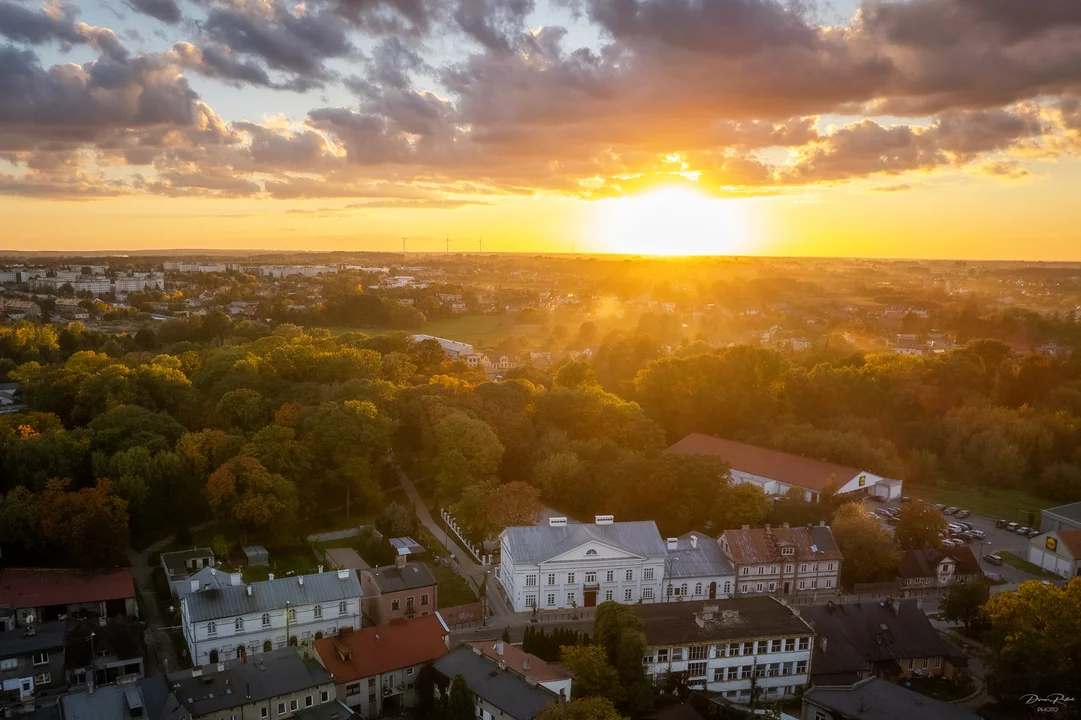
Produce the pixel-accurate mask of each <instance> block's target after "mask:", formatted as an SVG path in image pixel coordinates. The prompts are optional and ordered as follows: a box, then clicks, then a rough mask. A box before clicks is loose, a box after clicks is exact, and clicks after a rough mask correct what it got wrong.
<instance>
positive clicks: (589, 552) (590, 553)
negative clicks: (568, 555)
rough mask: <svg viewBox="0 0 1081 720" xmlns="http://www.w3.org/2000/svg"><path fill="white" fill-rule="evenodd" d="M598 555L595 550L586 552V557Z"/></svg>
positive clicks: (591, 549)
mask: <svg viewBox="0 0 1081 720" xmlns="http://www.w3.org/2000/svg"><path fill="white" fill-rule="evenodd" d="M596 554H597V551H596V550H594V549H593V548H590V549H588V550H586V555H596Z"/></svg>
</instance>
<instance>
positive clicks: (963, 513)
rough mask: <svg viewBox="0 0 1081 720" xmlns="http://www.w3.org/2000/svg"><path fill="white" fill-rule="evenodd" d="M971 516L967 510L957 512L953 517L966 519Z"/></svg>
mask: <svg viewBox="0 0 1081 720" xmlns="http://www.w3.org/2000/svg"><path fill="white" fill-rule="evenodd" d="M971 514H972V513H970V512H969V511H968V510H958V511H957V513H956V514H955V517H959V518H967V517H968V516H969V515H971Z"/></svg>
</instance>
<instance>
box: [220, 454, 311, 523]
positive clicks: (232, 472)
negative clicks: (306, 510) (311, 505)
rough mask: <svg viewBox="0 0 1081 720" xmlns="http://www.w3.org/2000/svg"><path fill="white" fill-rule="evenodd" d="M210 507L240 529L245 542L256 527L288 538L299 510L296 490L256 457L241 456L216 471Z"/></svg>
mask: <svg viewBox="0 0 1081 720" xmlns="http://www.w3.org/2000/svg"><path fill="white" fill-rule="evenodd" d="M206 490H207V497H208V498H209V500H210V507H211V509H213V510H214V511H215V512H217V513H219V515H220V516H221V517H223V518H225V519H227V520H231V521H233V522H235V523H236V524H237V525H238V526H239V527H240V529H241V532H242V541H243V542H247V534H248V532H250V531H254V530H267V531H271V532H273V533H274V534H275V535H276V536H278V537H288V535H289V533H290V531H291V530H292V524H293V521H294V520H295V519H296V511H297V505H298V503H297V489H296V486H295V485H293V483H291V482H289V481H288V480H286V479H285V478H283V477H282V476H281V475H276V474H274V473H271V472H270V471H269V470H267V469H266V468H265V467H263V465H262V463H260V462H259V461H258V460H256V459H255V458H250V457H245V456H243V455H238V456H237V457H235V458H233V459H232V460H229V461H228V462H226V463H225V464H224V465H222V466H221V467H220V468H218V469H217V470H215V471H214V472H213V473H212V474H211V476H210V478H209V479H208V480H207V485H206Z"/></svg>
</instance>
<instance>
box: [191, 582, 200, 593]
mask: <svg viewBox="0 0 1081 720" xmlns="http://www.w3.org/2000/svg"><path fill="white" fill-rule="evenodd" d="M191 591H192V592H198V591H199V581H198V580H192V581H191Z"/></svg>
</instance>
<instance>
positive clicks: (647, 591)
mask: <svg viewBox="0 0 1081 720" xmlns="http://www.w3.org/2000/svg"><path fill="white" fill-rule="evenodd" d="M642 597H643V598H645V599H646V600H652V599H653V588H651V587H647V588H642Z"/></svg>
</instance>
